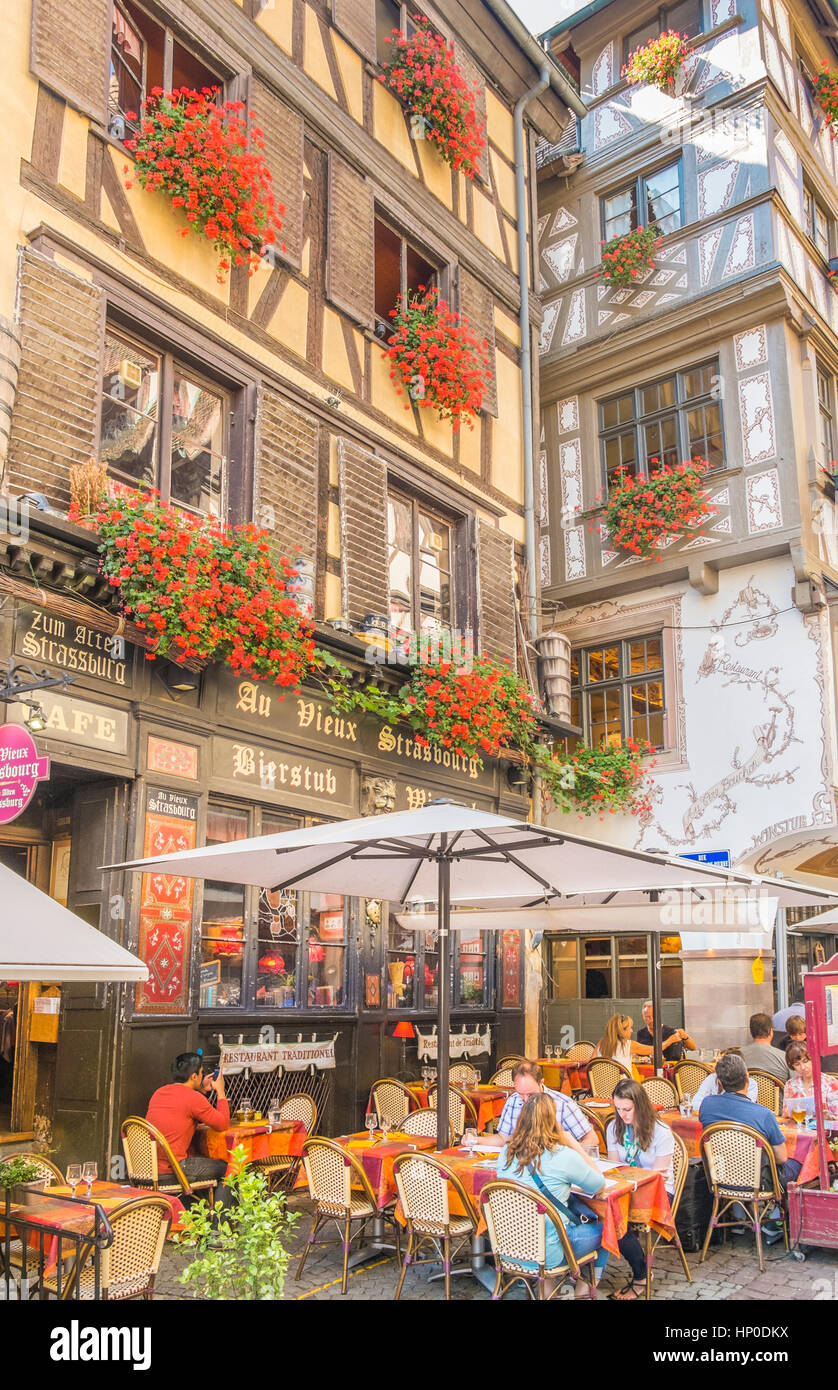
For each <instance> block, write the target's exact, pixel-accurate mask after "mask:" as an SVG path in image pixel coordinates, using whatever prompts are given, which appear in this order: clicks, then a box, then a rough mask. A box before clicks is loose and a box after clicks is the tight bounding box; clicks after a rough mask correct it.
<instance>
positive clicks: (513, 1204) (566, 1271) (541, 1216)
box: [480, 1178, 597, 1300]
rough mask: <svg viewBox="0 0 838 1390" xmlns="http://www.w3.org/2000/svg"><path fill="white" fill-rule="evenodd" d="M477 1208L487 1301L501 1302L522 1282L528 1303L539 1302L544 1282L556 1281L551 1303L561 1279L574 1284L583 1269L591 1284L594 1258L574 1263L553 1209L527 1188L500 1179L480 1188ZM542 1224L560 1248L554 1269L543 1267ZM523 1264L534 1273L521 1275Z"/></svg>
mask: <svg viewBox="0 0 838 1390" xmlns="http://www.w3.org/2000/svg"><path fill="white" fill-rule="evenodd" d="M480 1205H481V1207H482V1209H483V1214H484V1216H485V1218H486V1225H487V1227H488V1230H489V1241H490V1243H491V1246H492V1254H493V1255H494V1257H495V1274H496V1278H495V1287H494V1291H493V1293H492V1298H493V1299H498V1298H503V1296H504V1294H505V1293H506V1292H507V1290H508V1289H510V1288H511V1287H512V1285H513V1284H514V1283H515V1282H516V1280H518V1279H522V1280H523V1281H524V1284H525V1285H526V1289H527V1294H528V1295H529V1297H530V1298H535V1299H541V1300H543V1299H544V1298H545V1293H544V1281H545V1279H558V1280H559V1283H557V1285H556V1287H555V1289H554V1290H553V1292H552V1294H550V1295H549V1297H550V1298H555V1297H556V1295H557V1294H558V1292H559V1289H560V1287H561V1277H562V1275H567V1276H569V1277H572V1278H574V1279H577V1278H579V1276H580V1274H581V1273H582V1269H583V1267H586V1273H587V1274H588V1277H589V1281H590V1282H593V1265H594V1263H595V1261H596V1256H597V1252H596V1251H595V1250H592V1251H591V1253H590V1254H589V1255H583V1256H582V1258H581V1259H578V1260H577V1258H576V1256H575V1255H574V1253H573V1249H572V1247H571V1245H570V1242H569V1241H568V1238H567V1236H566V1234H565V1229H564V1225H563V1223H562V1218H561V1216H560V1215H559V1212H558V1209H557V1208H556V1207H555V1206H554V1205H553V1203H552V1202H550V1201H548V1200H547V1198H546V1197H543V1196H541V1194H540V1193H538V1192H535V1191H534V1190H533V1189H532V1188H531V1187H525V1186H524V1185H523V1183H518V1182H509V1181H508V1180H507V1179H505V1178H504V1179H498V1180H496V1181H494V1182H489V1183H487V1184H486V1186H485V1187H484V1188H483V1190H482V1192H481V1193H480ZM548 1221H549V1222H551V1223H552V1225H553V1226H554V1228H555V1230H556V1231H557V1232H558V1236H559V1240H560V1241H561V1245H562V1252H563V1259H562V1262H561V1263H560V1264H558V1265H549V1266H548V1265H547V1263H546V1258H547V1222H548ZM525 1262H532V1263H534V1264H535V1265H536V1268H535V1269H527V1268H526V1264H525ZM587 1267H589V1268H587ZM533 1284H535V1289H536V1292H535V1293H533V1289H532V1285H533Z"/></svg>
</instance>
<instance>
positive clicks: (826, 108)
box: [813, 62, 838, 140]
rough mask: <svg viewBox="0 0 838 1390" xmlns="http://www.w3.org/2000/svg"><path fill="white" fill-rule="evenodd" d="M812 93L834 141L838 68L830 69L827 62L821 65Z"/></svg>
mask: <svg viewBox="0 0 838 1390" xmlns="http://www.w3.org/2000/svg"><path fill="white" fill-rule="evenodd" d="M813 93H814V97H815V101H816V102H817V103H818V106H819V107H820V108H821V110H822V111H823V113H824V116H825V117H826V122H827V126H828V128H829V134H830V137H831V138H832V139H833V140H834V139H835V136H836V134H838V68H832V67H830V66H829V63H827V62H823V63H821V70H820V72H819V73H818V75H817V77H816V78H815V85H814V88H813Z"/></svg>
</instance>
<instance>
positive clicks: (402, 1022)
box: [393, 1018, 416, 1076]
mask: <svg viewBox="0 0 838 1390" xmlns="http://www.w3.org/2000/svg"><path fill="white" fill-rule="evenodd" d="M393 1037H394V1038H399V1040H400V1041H401V1045H402V1056H401V1063H400V1066H399V1075H400V1076H403V1075H404V1073H405V1071H406V1069H407V1058H406V1056H405V1046H406V1040H407V1039H408V1038H415V1037H416V1029H415V1028H414V1027H413V1024H412V1023H408V1021H407V1019H406V1018H402V1019H399V1022H398V1023H397V1024H396V1026H395V1028H394V1029H393Z"/></svg>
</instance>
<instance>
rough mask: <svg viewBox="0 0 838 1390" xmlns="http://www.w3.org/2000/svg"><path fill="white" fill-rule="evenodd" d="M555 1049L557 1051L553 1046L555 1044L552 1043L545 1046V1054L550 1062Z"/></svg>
mask: <svg viewBox="0 0 838 1390" xmlns="http://www.w3.org/2000/svg"><path fill="white" fill-rule="evenodd" d="M554 1051H555V1049H554V1047H553V1044H552V1043H547V1045H546V1047H545V1049H544V1056H545V1057H546V1058H547V1061H548V1062H549V1061H550V1060H551V1058H552V1056H553V1053H554Z"/></svg>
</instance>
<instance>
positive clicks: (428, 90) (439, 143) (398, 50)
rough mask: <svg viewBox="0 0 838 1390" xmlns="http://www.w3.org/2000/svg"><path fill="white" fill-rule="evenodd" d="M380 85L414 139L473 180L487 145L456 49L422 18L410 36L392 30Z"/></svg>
mask: <svg viewBox="0 0 838 1390" xmlns="http://www.w3.org/2000/svg"><path fill="white" fill-rule="evenodd" d="M385 43H387V44H389V46H390V51H389V53H388V56H387V58H386V60H385V62H384V71H383V73H381V74H380V75H379V79H378V80H379V82H383V83H384V85H385V86H386V87H387V88H388V89H389V90H390V91H391V92H394V93H395V94H396V96H397V97H398V98H399V100H400V101H401V102H402V104H403V105H404V107H405V108H406V110H407V112H408V113H409V115H410V118H411V120H410V126H411V134H412V136H413V138H414V139H425V140H430V141H431V142H432V143H433V144H435V145H436V147H437V149H438V150H439V152H440V154H441V155H442V157H443V159H444V160H445V161H446V163H448V164H450V165H451V168H452V169H459V170H460V171H461V172H462V173H463V174H465V175H466V177H467V178H470V179H473V178H474V175H475V173H476V171H477V166H478V161H479V159H480V155H481V152H482V150H483V147H484V145H485V144H486V135H485V130H484V126H483V122H482V121H481V120H480V118H479V116H478V114H477V110H476V105H475V89H474V87H472V86H470V85H469V83H468V80H467V78H466V76H465V74H464V73H463V71H462V69H461V68H460V67H459V65H458V63H457V61H456V59H455V56H454V48H453V45H452V44H449V43H447V42H446V40H445V39H444V38H443V37H442V35H441V34H438V33H436V31H435V30H434V29H432V28H431V25H430V21H429V20H428V19H426V18H425V17H424V16H420V17H419V18H418V20H417V23H416V27H415V29H414V30H413V32H412V33H411V34H409V35H408V34H405V33H403V32H402V30H401V29H393V31H392V32H391V34H390V35H389V36H388V37H387V38H386V39H385Z"/></svg>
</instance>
